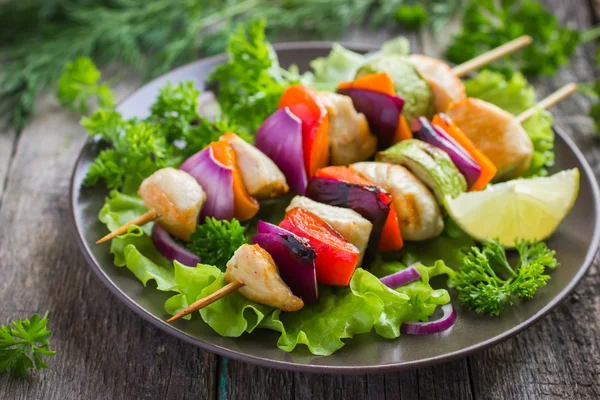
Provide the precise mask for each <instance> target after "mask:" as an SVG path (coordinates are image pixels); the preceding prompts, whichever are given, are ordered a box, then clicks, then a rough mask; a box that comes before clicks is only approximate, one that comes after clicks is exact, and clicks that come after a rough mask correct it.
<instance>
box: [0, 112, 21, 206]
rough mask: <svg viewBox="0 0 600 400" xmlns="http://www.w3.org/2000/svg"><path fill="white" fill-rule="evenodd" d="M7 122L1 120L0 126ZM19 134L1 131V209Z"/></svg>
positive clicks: (5, 130) (9, 130)
mask: <svg viewBox="0 0 600 400" xmlns="http://www.w3.org/2000/svg"><path fill="white" fill-rule="evenodd" d="M5 123H6V122H5V121H2V120H0V126H4V124H5ZM16 141H17V134H16V132H15V131H14V130H13V129H8V128H4V129H0V207H2V195H3V194H4V188H5V186H6V185H7V184H8V170H9V168H10V163H11V161H12V159H13V152H14V150H16V148H15V146H16Z"/></svg>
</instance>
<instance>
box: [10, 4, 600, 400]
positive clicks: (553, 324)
mask: <svg viewBox="0 0 600 400" xmlns="http://www.w3.org/2000/svg"><path fill="white" fill-rule="evenodd" d="M545 3H546V4H547V5H548V6H549V7H550V9H552V10H553V11H554V12H555V13H556V14H557V15H559V16H560V18H561V20H562V21H564V22H567V23H569V24H570V25H571V26H573V27H577V28H580V29H585V28H588V27H589V26H590V25H591V23H592V20H593V18H592V13H591V8H590V3H588V1H587V0H569V1H562V0H546V1H545ZM397 33H398V32H395V34H397ZM393 34H394V33H393V32H385V33H378V34H373V33H365V32H363V31H361V30H354V31H353V32H351V33H349V34H348V35H347V36H346V38H345V39H346V40H349V41H356V42H359V43H360V42H363V43H374V44H378V43H381V41H382V40H384V39H386V38H388V37H390V36H391V35H393ZM410 39H411V42H412V44H413V46H414V48H415V50H416V51H422V52H424V53H429V54H431V53H432V52H434V51H435V48H436V47H437V46H435V45H434V43H433V42H432V41H431V40H430V39H428V38H427V37H425V36H423V35H416V34H413V35H410ZM596 65H597V64H596V62H595V60H594V53H593V47H590V46H586V47H580V48H579V49H578V50H577V52H576V54H575V55H574V56H573V59H572V61H571V64H570V66H569V67H568V68H564V69H563V70H561V71H560V73H558V74H557V75H556V76H554V77H552V78H544V79H540V80H538V81H537V82H536V86H537V89H538V94H539V95H540V96H544V95H546V94H548V93H550V92H551V91H552V90H555V89H556V88H558V87H559V86H561V85H563V84H565V83H568V82H584V81H589V80H592V79H594V78H595V79H598V78H599V76H598V75H599V73H598V69H597V67H596ZM137 86H139V81H138V80H136V79H135V78H132V79H126V80H125V81H123V82H122V83H121V84H120V85H119V87H118V93H119V94H120V95H121V96H122V95H125V94H126V93H128V92H130V91H132V90H133V89H135V88H136V87H137ZM40 105H41V107H40V109H39V113H38V115H37V117H36V118H35V119H34V120H33V121H32V123H31V124H30V125H29V126H28V127H27V128H26V129H25V130H24V131H22V132H21V133H19V134H17V133H15V132H13V131H8V132H0V324H1V323H5V322H7V321H9V320H12V319H15V318H19V317H25V316H29V315H31V314H33V313H35V312H42V313H43V312H44V311H46V310H49V311H50V321H51V322H50V328H51V329H52V330H53V331H54V336H53V338H52V348H54V349H55V350H57V355H56V356H55V357H54V358H53V359H51V360H50V368H49V369H48V370H45V371H43V372H42V373H40V374H38V375H36V376H34V377H33V378H31V379H28V380H18V379H12V378H10V377H9V376H7V374H2V375H0V398H1V399H33V398H36V399H38V398H39V399H59V400H63V399H139V398H161V399H162V398H165V399H167V398H168V399H180V398H190V399H192V398H193V399H214V398H218V399H266V398H277V399H321V398H327V399H363V398H369V399H399V398H401V399H434V398H435V399H454V398H456V399H472V398H475V399H525V398H527V399H529V398H532V399H538V398H578V399H583V398H589V399H599V398H600V275H599V274H600V269H599V267H598V265H599V261H598V258H597V259H596V260H595V262H594V265H593V266H592V268H591V270H590V272H589V273H588V274H587V276H586V277H585V278H584V279H583V281H582V282H581V284H580V285H579V286H578V287H577V289H576V291H575V292H574V293H573V294H572V295H571V296H569V297H568V299H567V300H566V301H565V302H564V303H563V304H561V305H560V306H559V307H558V308H557V309H556V310H555V311H553V312H552V313H551V314H550V315H549V316H547V317H546V318H545V319H544V320H542V321H541V322H539V323H537V324H536V325H534V326H533V327H531V328H530V329H527V330H526V331H525V332H523V333H521V334H519V335H518V336H516V337H514V338H512V339H510V340H508V341H506V342H504V343H502V344H500V345H498V346H495V347H493V348H491V349H488V350H486V351H483V352H480V353H478V354H475V355H473V356H471V357H468V358H464V359H460V360H457V361H454V362H451V363H447V364H443V365H438V366H434V367H430V368H424V369H419V370H414V371H409V372H403V373H389V374H379V375H358V376H339V375H338V376H335V375H311V374H302V373H292V372H284V371H278V370H273V369H266V368H261V367H257V366H254V365H249V364H244V363H241V362H237V361H228V360H226V359H223V358H220V357H217V356H215V355H214V354H211V353H207V352H205V351H202V350H200V349H198V348H195V347H192V346H191V345H189V344H187V343H184V342H182V341H179V340H177V339H174V338H173V337H170V336H168V335H166V334H165V333H163V332H162V331H160V330H158V329H157V328H155V327H153V326H152V325H150V324H148V323H147V322H145V321H143V320H142V319H141V318H140V317H139V316H137V315H136V314H134V313H133V312H132V311H131V310H129V309H128V308H126V307H125V306H124V305H123V304H122V303H121V302H119V301H118V300H117V299H116V298H115V297H114V296H113V295H112V294H111V293H110V292H109V291H108V289H107V288H106V287H104V286H103V285H102V284H101V283H100V281H99V280H98V279H97V278H96V277H95V276H94V275H93V274H92V272H91V270H90V268H88V266H87V265H86V263H85V261H84V259H83V256H82V255H81V253H80V251H79V249H78V247H77V245H76V243H75V241H74V240H73V234H72V232H71V228H70V225H69V217H68V214H69V204H68V199H67V191H68V183H69V176H70V173H71V169H72V167H73V165H74V163H75V158H76V156H77V154H78V152H79V150H80V149H81V147H82V146H83V144H84V142H85V140H86V137H85V135H84V133H83V131H82V129H81V128H80V127H79V125H78V123H77V118H76V116H75V115H73V114H70V113H68V112H65V111H63V110H61V109H60V107H59V106H58V104H57V103H56V101H55V100H54V98H53V97H52V96H51V95H50V94H49V95H47V96H46V97H44V98H43V100H42V101H41V103H40ZM588 106H589V103H588V101H587V100H586V99H584V98H583V97H582V96H573V97H572V98H571V99H568V100H566V101H564V102H563V103H561V105H560V106H559V107H557V108H556V109H554V115H555V117H556V123H557V124H558V125H559V126H561V127H563V128H564V129H565V130H566V132H568V133H569V134H570V135H571V137H572V138H574V140H575V141H576V143H577V144H578V146H579V147H580V148H581V149H582V151H583V152H584V154H585V155H586V157H587V159H588V160H589V162H590V163H591V164H592V167H593V168H594V170H595V171H597V173H598V174H600V147H598V144H597V141H596V140H597V139H596V138H595V137H594V130H593V126H592V123H591V121H590V120H589V119H588V118H587V117H586V116H585V114H586V112H587V109H588Z"/></svg>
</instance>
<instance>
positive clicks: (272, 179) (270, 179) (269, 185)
mask: <svg viewBox="0 0 600 400" xmlns="http://www.w3.org/2000/svg"><path fill="white" fill-rule="evenodd" d="M221 139H225V140H227V141H228V142H229V143H230V144H231V147H233V151H234V152H235V157H236V160H237V164H238V167H239V170H240V173H241V175H242V180H243V181H244V186H246V189H247V190H248V193H249V194H250V196H252V197H256V198H257V199H272V198H275V197H278V196H281V195H282V194H284V193H287V191H288V190H289V187H288V185H287V182H286V180H285V176H284V175H283V172H281V171H280V170H279V168H277V165H275V163H274V162H273V161H272V160H271V159H270V158H269V157H267V156H266V155H265V154H264V153H263V152H262V151H260V150H258V149H257V148H256V147H254V146H252V145H251V144H250V143H248V142H246V141H245V140H244V139H242V138H240V137H239V136H237V135H236V134H234V133H226V134H225V135H223V136H221Z"/></svg>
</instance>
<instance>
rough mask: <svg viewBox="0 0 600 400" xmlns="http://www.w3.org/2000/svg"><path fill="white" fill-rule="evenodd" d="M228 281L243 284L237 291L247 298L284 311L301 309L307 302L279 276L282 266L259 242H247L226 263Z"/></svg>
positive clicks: (226, 278)
mask: <svg viewBox="0 0 600 400" xmlns="http://www.w3.org/2000/svg"><path fill="white" fill-rule="evenodd" d="M224 278H225V280H226V281H227V282H233V281H238V282H241V283H243V284H244V286H242V287H241V288H240V289H238V292H239V293H240V294H241V295H242V296H244V297H245V298H247V299H248V300H252V301H255V302H257V303H260V304H265V305H267V306H271V307H276V308H279V309H280V310H281V311H298V310H299V309H301V308H302V307H304V302H303V301H302V299H300V298H299V297H297V296H295V295H294V294H293V293H292V290H291V289H290V288H289V286H288V285H286V284H285V282H284V281H283V280H282V279H281V276H279V269H278V268H277V265H276V264H275V261H273V258H272V257H271V255H270V254H269V253H267V252H266V251H265V250H264V249H262V248H261V247H260V246H259V245H257V244H254V245H250V244H244V245H242V246H241V247H240V248H239V249H237V250H236V252H235V253H234V254H233V257H231V260H229V262H227V271H225V277H224Z"/></svg>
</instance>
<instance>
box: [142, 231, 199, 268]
mask: <svg viewBox="0 0 600 400" xmlns="http://www.w3.org/2000/svg"><path fill="white" fill-rule="evenodd" d="M152 242H153V243H154V246H155V247H156V249H157V250H158V251H159V252H160V254H162V255H163V256H165V258H167V259H168V260H169V261H171V262H173V261H175V260H177V261H179V262H180V263H182V264H184V265H187V266H189V267H195V266H196V265H198V264H200V257H198V256H197V255H196V254H194V253H192V252H191V251H189V250H188V249H186V248H185V247H184V246H182V245H180V244H179V243H177V242H176V241H175V240H174V239H173V238H172V237H171V235H169V233H168V232H167V231H165V230H164V229H163V228H162V227H161V226H160V225H159V224H158V223H156V224H154V227H153V228H152Z"/></svg>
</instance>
